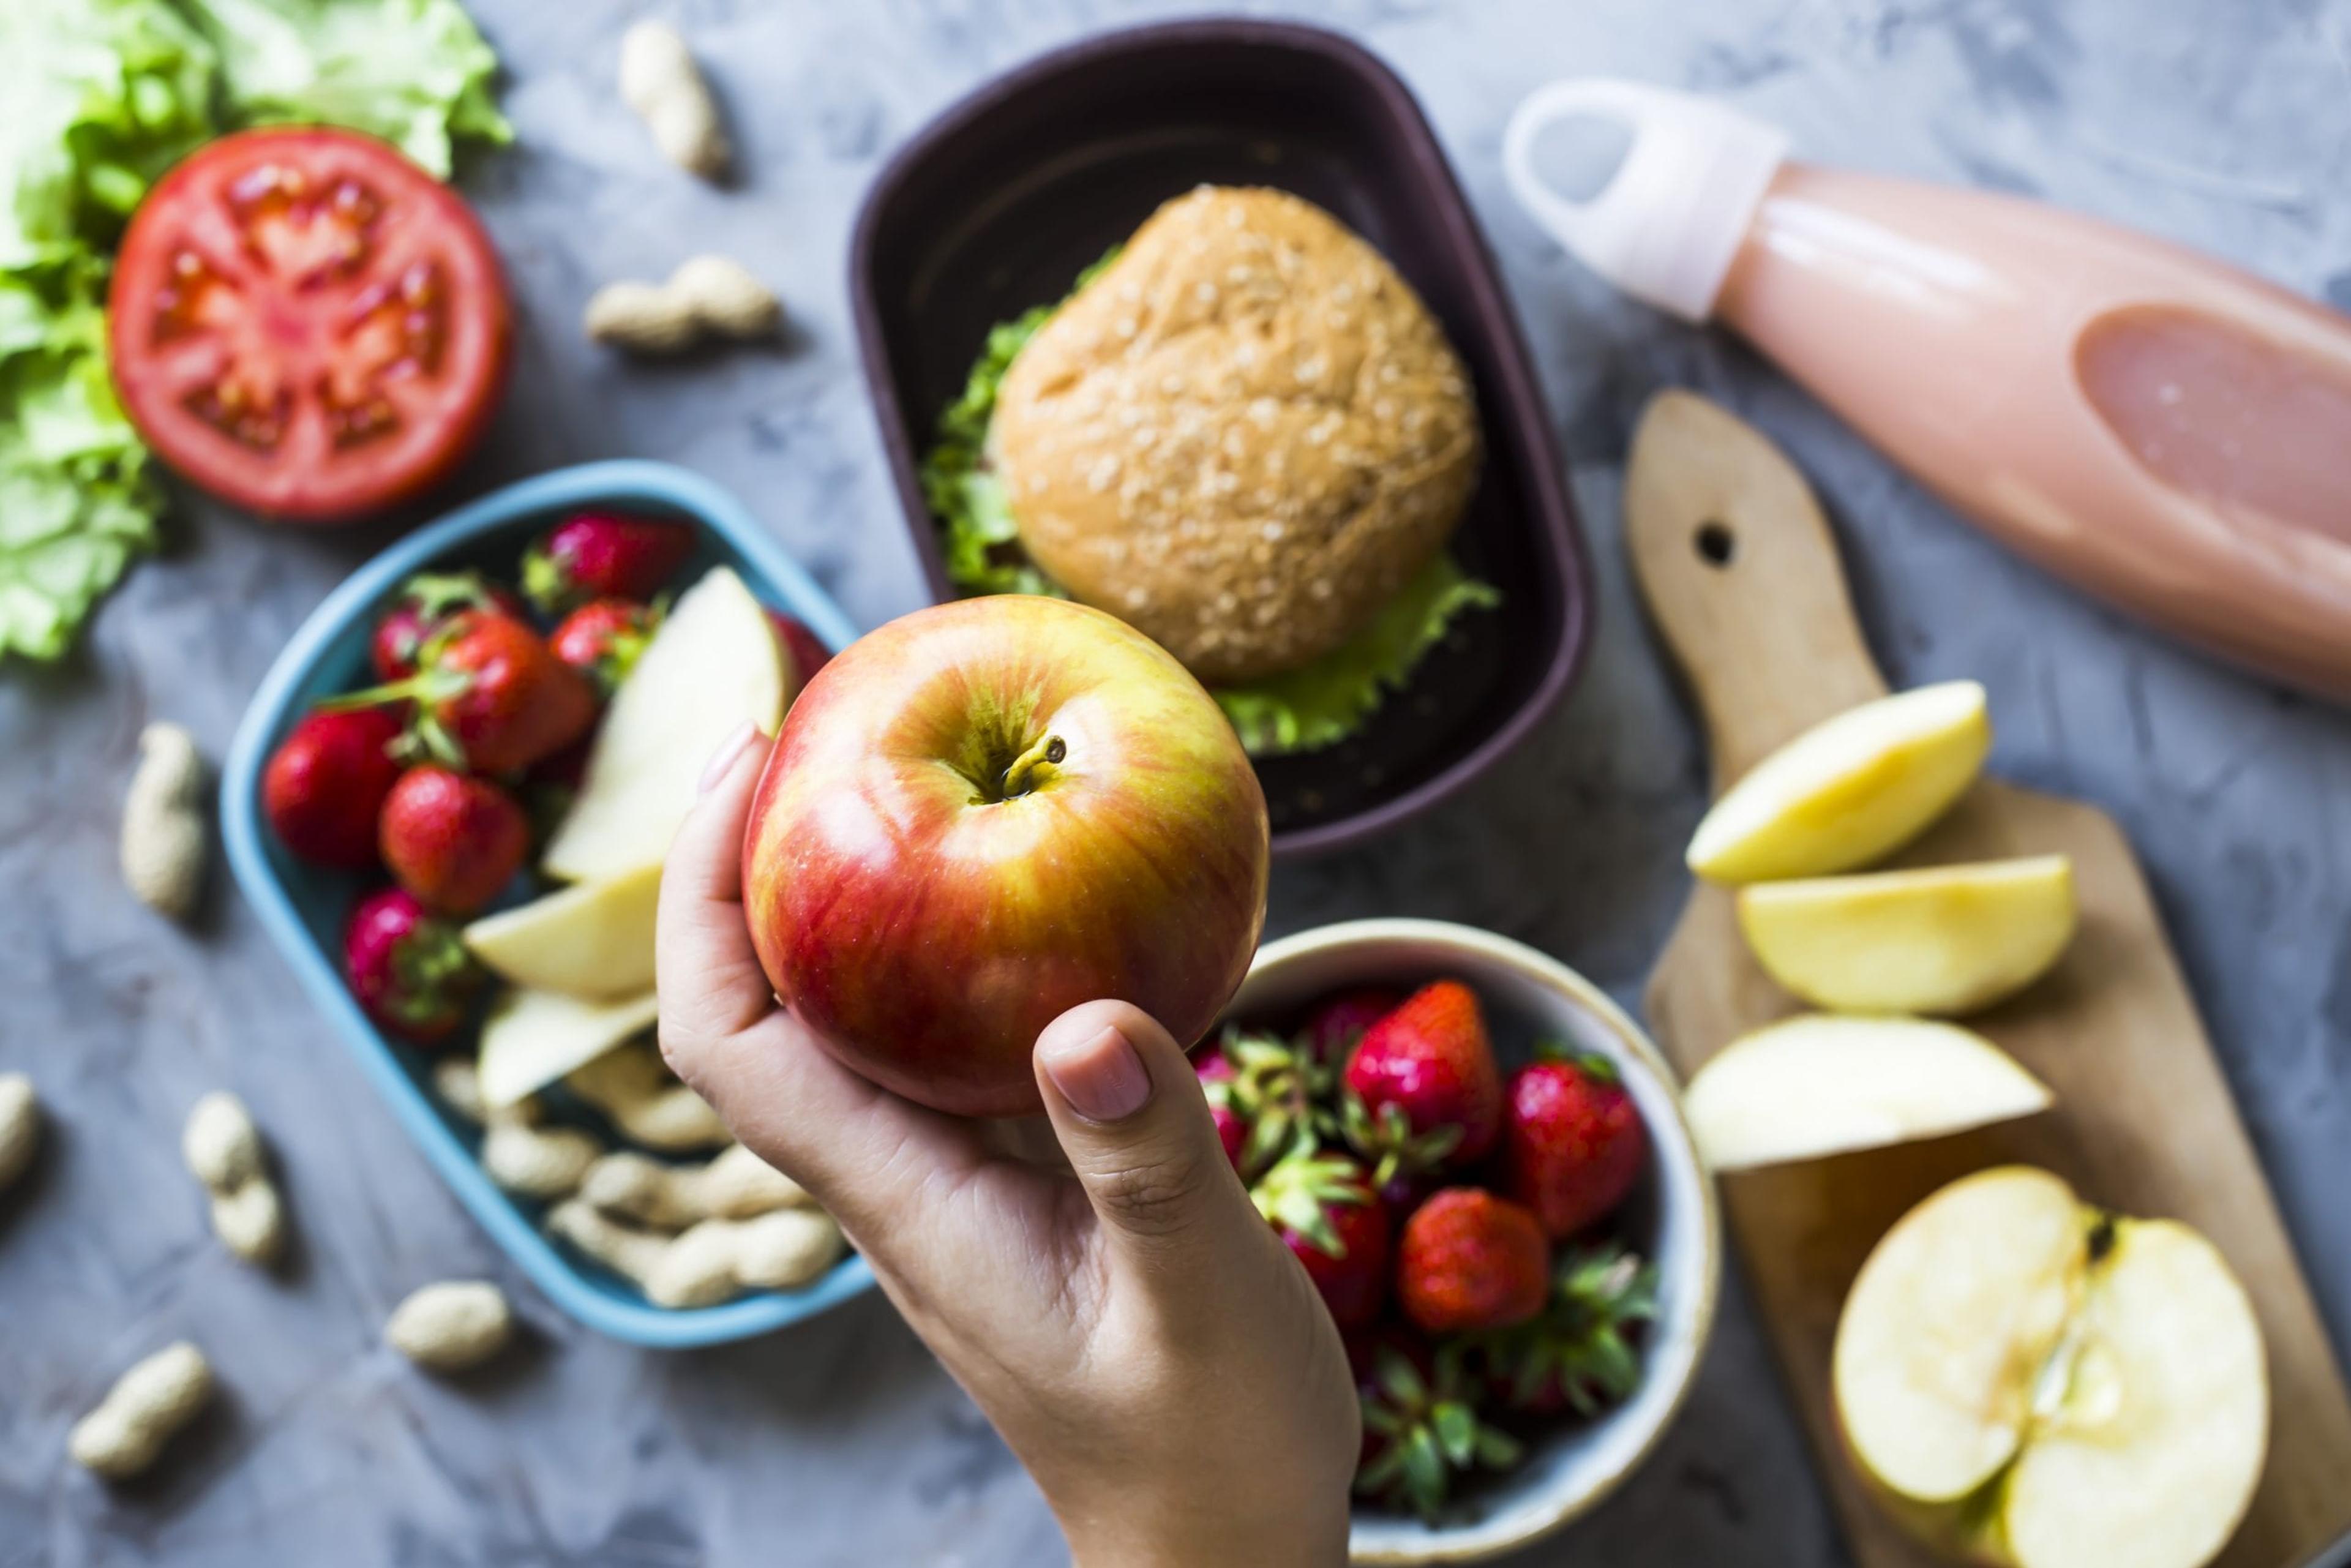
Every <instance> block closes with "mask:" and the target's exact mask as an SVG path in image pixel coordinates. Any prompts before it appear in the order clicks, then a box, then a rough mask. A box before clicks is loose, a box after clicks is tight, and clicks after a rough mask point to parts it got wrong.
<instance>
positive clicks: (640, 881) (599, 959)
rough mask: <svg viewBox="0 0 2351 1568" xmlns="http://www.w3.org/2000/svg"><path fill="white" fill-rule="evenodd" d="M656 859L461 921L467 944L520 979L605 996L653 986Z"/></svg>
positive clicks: (504, 975)
mask: <svg viewBox="0 0 2351 1568" xmlns="http://www.w3.org/2000/svg"><path fill="white" fill-rule="evenodd" d="M660 900H661V867H659V866H658V865H654V866H647V867H646V868H644V869H643V870H642V871H632V872H624V873H622V874H621V875H619V876H616V877H613V878H612V879H611V880H610V881H607V882H583V883H577V884H575V885H573V886H571V887H564V888H558V889H557V890H556V891H555V892H553V893H550V894H547V895H546V896H545V897H543V898H535V899H533V900H531V902H529V903H528V904H519V905H517V906H516V907H515V908H513V909H507V910H502V911H500V912H499V913H498V914H496V915H484V916H483V917H482V918H481V919H479V920H476V921H475V922H474V923H473V924H472V925H468V926H466V927H465V946H467V947H468V948H469V949H471V950H472V952H473V955H474V956H475V957H476V958H479V959H480V960H481V961H482V963H483V964H484V965H485V966H486V967H488V968H489V969H490V971H491V972H492V973H494V974H496V975H497V976H498V977H500V978H501V979H507V980H511V981H513V982H514V983H515V984H516V985H517V986H528V987H530V988H534V989H538V990H542V991H560V992H562V993H563V994H564V995H566V996H572V997H586V998H595V999H609V998H615V997H632V996H636V995H638V994H640V993H642V992H644V991H650V990H652V989H653V912H654V909H655V907H656V906H657V905H658V904H659V903H660Z"/></svg>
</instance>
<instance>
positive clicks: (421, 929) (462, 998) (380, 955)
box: [343, 887, 482, 1045]
mask: <svg viewBox="0 0 2351 1568" xmlns="http://www.w3.org/2000/svg"><path fill="white" fill-rule="evenodd" d="M343 977H344V978H345V979H346V980H348V981H349V982H350V988H351V994H352V995H353V996H354V997H357V998H359V1004H360V1008H362V1009H365V1011H366V1013H367V1015H368V1017H370V1018H371V1019H374V1020H375V1021H376V1023H377V1025H378V1026H379V1027H381V1028H382V1029H384V1030H389V1031H390V1032H392V1033H393V1034H396V1035H398V1036H400V1037H401V1038H402V1039H403V1040H413V1041H414V1042H415V1043H417V1044H419V1045H430V1044H433V1043H434V1042H435V1041H436V1040H445V1039H446V1038H448V1036H449V1035H450V1034H451V1033H452V1032H453V1031H454V1030H455V1029H456V1028H457V1026H458V1025H459V1024H461V1023H463V1022H465V1010H466V1009H467V1007H468V1006H469V1005H470V1004H471V1003H472V1001H473V998H474V993H475V991H477V990H478V989H480V988H481V984H482V971H481V969H480V968H479V967H477V966H476V965H475V962H474V959H473V956H472V955H471V954H469V953H467V952H466V951H465V942H464V941H463V940H462V939H461V938H460V937H459V936H458V935H457V927H456V926H455V925H454V924H452V923H451V922H449V921H446V920H444V919H442V918H441V917H440V916H439V915H434V914H433V913H432V912H431V911H429V910H427V909H426V908H425V907H424V906H423V904H419V903H417V902H416V900H415V898H414V897H413V896H412V895H411V894H408V893H406V892H403V891H402V889H400V888H396V887H387V888H382V889H380V890H379V891H377V892H374V893H371V894H368V895H367V896H366V897H365V898H362V899H360V902H359V906H358V907H357V908H355V909H353V910H352V911H351V918H350V924H349V925H346V926H345V927H344V928H343Z"/></svg>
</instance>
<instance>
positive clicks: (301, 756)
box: [261, 708, 402, 871]
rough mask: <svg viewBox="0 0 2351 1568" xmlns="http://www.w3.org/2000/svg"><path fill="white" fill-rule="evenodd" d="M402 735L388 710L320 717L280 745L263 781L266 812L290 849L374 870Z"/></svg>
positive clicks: (306, 721) (307, 721)
mask: <svg viewBox="0 0 2351 1568" xmlns="http://www.w3.org/2000/svg"><path fill="white" fill-rule="evenodd" d="M401 728H402V726H401V722H400V719H399V717H398V716H396V715H394V714H393V713H392V711H391V710H390V709H388V708H362V709H360V711H359V712H357V713H314V714H312V715H310V716H308V718H305V719H304V720H303V721H302V722H301V723H299V724H298V725H296V726H295V727H294V728H293V731H292V733H290V734H288V735H287V737H286V738H285V739H284V740H283V741H281V742H279V743H278V747H277V750H276V751H274V752H272V753H271V754H270V757H269V766H268V767H267V768H265V769H264V770H263V772H262V775H261V806H262V810H264V811H266V813H267V814H268V817H269V825H270V826H271V827H272V828H274V829H276V830H277V836H278V838H280V839H281V840H283V841H285V844H286V847H287V849H289V850H291V851H293V852H295V853H296V854H298V855H299V856H301V857H302V858H303V859H304V860H306V861H311V862H316V863H317V864H319V865H331V866H342V867H345V868H348V869H350V870H352V871H359V870H363V869H365V868H366V867H368V866H371V865H373V864H375V820H376V813H377V812H378V811H380V810H382V809H383V798H384V797H385V796H386V795H389V794H391V793H392V785H393V784H394V783H395V782H397V781H398V780H399V778H400V762H399V760H398V759H397V758H395V757H393V755H392V748H393V747H395V746H397V745H398V744H399V741H400V735H401Z"/></svg>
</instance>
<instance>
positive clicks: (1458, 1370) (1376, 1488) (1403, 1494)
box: [1347, 1324, 1525, 1521]
mask: <svg viewBox="0 0 2351 1568" xmlns="http://www.w3.org/2000/svg"><path fill="white" fill-rule="evenodd" d="M1466 1350H1467V1347H1466V1346H1464V1345H1463V1344H1462V1343H1459V1342H1458V1341H1456V1342H1452V1343H1447V1344H1443V1345H1437V1346H1431V1345H1430V1344H1429V1343H1428V1342H1427V1341H1426V1340H1425V1339H1423V1338H1421V1337H1420V1336H1419V1335H1418V1334H1416V1333H1413V1332H1412V1331H1411V1330H1410V1329H1407V1328H1403V1327H1400V1326H1397V1325H1393V1324H1391V1325H1389V1326H1387V1327H1385V1328H1383V1329H1381V1330H1379V1331H1378V1332H1377V1333H1374V1334H1370V1335H1364V1336H1357V1337H1355V1338H1351V1339H1350V1341H1349V1343H1348V1346H1347V1364H1348V1365H1349V1366H1350V1367H1352V1368H1353V1370H1354V1373H1355V1396H1356V1398H1357V1400H1358V1401H1360V1402H1361V1404H1362V1406H1363V1412H1364V1446H1363V1449H1362V1452H1361V1454H1360V1455H1359V1456H1358V1458H1357V1460H1356V1465H1355V1490H1356V1492H1357V1493H1359V1494H1361V1495H1362V1496H1364V1497H1369V1498H1374V1499H1376V1500H1379V1501H1381V1502H1384V1503H1387V1504H1389V1505H1390V1506H1391V1507H1395V1508H1403V1509H1409V1510H1410V1511H1413V1512H1414V1513H1416V1514H1418V1515H1419V1516H1420V1517H1421V1518H1423V1519H1425V1520H1430V1521H1434V1520H1435V1519H1436V1518H1437V1514H1438V1513H1439V1512H1441V1511H1443V1509H1444V1507H1445V1500H1446V1494H1447V1492H1448V1491H1450V1490H1451V1489H1452V1480H1453V1477H1454V1476H1455V1475H1456V1474H1458V1473H1461V1472H1464V1471H1468V1470H1470V1469H1479V1468H1483V1469H1493V1470H1502V1469H1510V1467H1511V1466H1513V1465H1515V1464H1517V1463H1518V1462H1519V1460H1520V1458H1523V1457H1524V1455H1525V1450H1524V1449H1523V1448H1520V1446H1519V1443H1518V1441H1517V1440H1516V1439H1515V1438H1513V1437H1510V1435H1509V1434H1507V1433H1504V1432H1500V1431H1498V1430H1496V1429H1495V1428H1493V1427H1489V1426H1487V1425H1485V1424H1484V1423H1483V1422H1481V1421H1479V1419H1478V1410H1477V1406H1476V1404H1475V1403H1474V1401H1473V1398H1472V1392H1473V1391H1472V1388H1471V1381H1472V1380H1471V1378H1470V1377H1469V1375H1468V1373H1467V1370H1466V1368H1465V1365H1464V1363H1465V1359H1466Z"/></svg>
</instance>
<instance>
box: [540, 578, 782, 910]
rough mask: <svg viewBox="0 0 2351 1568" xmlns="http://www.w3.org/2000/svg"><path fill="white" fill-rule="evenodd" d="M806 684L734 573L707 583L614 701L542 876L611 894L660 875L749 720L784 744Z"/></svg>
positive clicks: (657, 637) (675, 614)
mask: <svg viewBox="0 0 2351 1568" xmlns="http://www.w3.org/2000/svg"><path fill="white" fill-rule="evenodd" d="M798 684H799V678H798V676H797V675H796V674H794V673H793V672H792V670H790V669H789V668H788V667H787V663H786V659H785V656H784V652H783V648H782V645H781V644H780V643H779V642H778V639H777V636H776V632H775V628H774V625H773V623H772V622H769V621H768V612H767V610H766V609H765V608H764V607H763V606H762V605H761V604H760V603H759V601H758V600H757V599H754V598H753V597H752V596H751V591H750V590H749V589H747V588H746V587H745V586H744V585H743V580H742V579H741V578H739V577H737V576H736V575H735V573H734V571H733V570H730V569H729V568H726V567H723V566H717V567H713V568H711V569H710V570H708V571H707V572H705V573H704V574H703V576H702V578H701V580H699V581H697V582H695V585H694V586H693V587H691V588H689V589H687V590H686V591H685V592H684V594H682V595H680V596H679V598H678V601H677V603H676V605H675V606H674V607H673V608H672V609H671V611H670V612H669V614H668V615H667V616H665V617H664V619H663V621H662V624H661V629H660V630H659V631H657V632H654V633H653V641H652V643H648V644H647V645H646V647H645V651H644V653H643V656H642V657H640V658H639V659H638V660H637V664H636V668H635V669H634V670H632V672H630V674H629V678H628V679H627V680H625V681H623V682H622V683H621V689H620V690H619V691H618V692H616V693H614V694H613V695H612V704H611V707H610V708H609V709H607V710H606V712H605V715H604V722H603V723H602V724H601V726H599V727H598V728H597V731H596V739H595V744H594V745H593V747H590V751H589V753H588V767H587V771H586V773H585V774H584V775H583V776H582V777H581V779H580V795H579V798H578V799H577V800H574V801H573V802H572V803H571V809H570V810H569V811H567V812H565V813H564V817H563V821H561V822H560V823H559V824H558V825H557V827H556V830H555V834H554V836H553V837H552V838H551V839H550V840H549V841H548V846H547V853H546V855H545V856H544V858H543V859H542V861H541V862H540V864H541V868H542V869H543V870H545V871H546V872H547V873H548V874H549V876H553V877H557V878H559V879H560V880H562V881H565V882H601V881H606V880H608V879H611V878H614V877H621V876H626V875H628V874H630V873H633V872H642V871H644V870H646V869H647V868H649V867H653V866H658V865H660V864H661V862H662V859H663V857H664V856H665V855H666V854H668V853H669V841H670V840H671V839H672V838H673V837H674V836H675V834H676V832H677V826H678V824H679V823H680V822H682V821H684V820H685V813H686V811H687V810H688V809H689V808H690V807H692V806H693V804H694V786H695V780H696V779H699V778H700V777H701V775H702V768H703V765H704V764H705V763H706V762H708V761H709V760H710V754H711V753H712V752H713V751H715V750H716V749H717V747H718V743H719V742H720V741H722V740H724V739H726V737H728V736H729V735H731V734H733V733H734V732H735V730H736V728H737V726H739V725H741V724H743V723H744V722H745V721H746V720H748V721H749V722H751V723H753V724H756V725H758V727H760V728H761V729H763V730H766V731H767V732H768V734H770V735H772V734H774V733H775V730H776V726H777V724H778V722H779V721H780V720H781V718H782V717H783V712H784V708H785V706H787V705H788V704H789V703H790V701H791V698H792V693H793V691H794V690H795V689H797V686H798Z"/></svg>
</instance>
